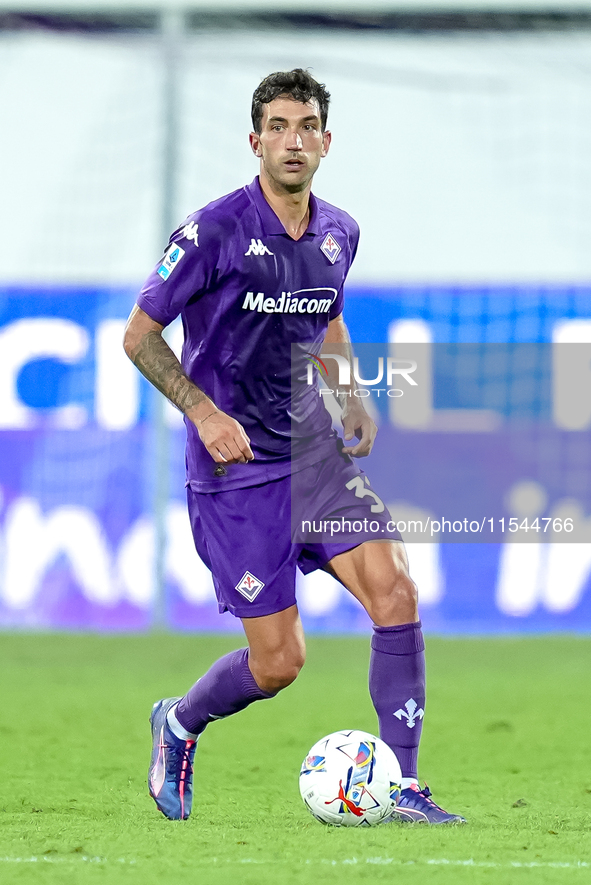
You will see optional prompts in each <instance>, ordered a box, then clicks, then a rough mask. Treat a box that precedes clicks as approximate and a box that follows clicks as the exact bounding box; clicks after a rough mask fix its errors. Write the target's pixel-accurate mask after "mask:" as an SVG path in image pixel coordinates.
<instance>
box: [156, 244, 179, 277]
mask: <svg viewBox="0 0 591 885" xmlns="http://www.w3.org/2000/svg"><path fill="white" fill-rule="evenodd" d="M184 254H185V250H184V249H181V247H180V246H179V245H178V244H177V243H173V244H172V246H170V248H169V249H168V250H167V252H166V253H165V255H164V258H163V259H162V264H161V265H160V267H159V268H158V276H161V277H162V279H163V280H167V279H168V278H169V276H170V275H171V273H172V272H173V270H174V269H175V267H176V266H177V264H178V263H179V262H180V260H181V258H182V257H183V255H184Z"/></svg>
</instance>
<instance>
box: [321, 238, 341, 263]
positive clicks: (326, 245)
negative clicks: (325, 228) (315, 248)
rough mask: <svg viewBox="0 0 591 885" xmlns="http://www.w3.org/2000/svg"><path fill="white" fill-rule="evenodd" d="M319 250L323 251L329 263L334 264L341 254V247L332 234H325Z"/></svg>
mask: <svg viewBox="0 0 591 885" xmlns="http://www.w3.org/2000/svg"><path fill="white" fill-rule="evenodd" d="M320 251H321V252H324V254H325V255H326V257H327V258H328V260H329V261H330V263H331V264H334V263H335V261H336V260H337V258H338V257H339V255H340V254H341V247H340V246H339V244H338V243H337V241H336V240H335V238H334V237H333V235H332V234H327V235H326V236H325V238H324V240H323V242H322V246H321V247H320Z"/></svg>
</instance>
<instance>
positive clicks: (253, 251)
mask: <svg viewBox="0 0 591 885" xmlns="http://www.w3.org/2000/svg"><path fill="white" fill-rule="evenodd" d="M244 254H245V255H273V252H271V251H270V250H269V249H267V247H266V246H265V244H264V243H263V242H262V241H261V240H255V239H254V237H253V238H252V239H251V241H250V246H249V247H248V251H247V252H245V253H244Z"/></svg>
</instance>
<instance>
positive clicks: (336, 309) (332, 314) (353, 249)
mask: <svg viewBox="0 0 591 885" xmlns="http://www.w3.org/2000/svg"><path fill="white" fill-rule="evenodd" d="M347 218H348V220H349V222H350V224H349V225H348V226H347V229H346V231H345V233H346V236H347V245H346V249H347V253H348V256H347V257H348V266H347V272H348V271H349V268H350V267H351V265H352V264H353V260H354V258H355V255H356V254H357V247H358V245H359V225H358V224H357V222H356V221H354V220H353V219H352V218H351V217H350V216H347ZM344 289H345V280H343V285H342V286H341V288H340V289H339V291H338V293H337V297H336V298H335V300H334V301H333V303H332V304H331V306H330V311H329V314H328V319H329V321H330V320H334V319H336V318H337V317H338V316H340V315H341V314H342V312H343V308H344V305H345V292H344Z"/></svg>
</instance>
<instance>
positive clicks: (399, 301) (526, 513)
mask: <svg viewBox="0 0 591 885" xmlns="http://www.w3.org/2000/svg"><path fill="white" fill-rule="evenodd" d="M133 301H134V292H133V291H131V290H128V289H124V288H120V289H113V288H111V289H108V288H90V287H89V288H82V287H77V288H57V287H53V288H51V287H46V288H32V287H29V288H23V287H14V288H7V289H4V290H2V291H0V627H3V628H36V629H39V628H59V629H93V630H138V629H146V628H147V627H148V626H149V625H150V624H151V622H152V610H153V606H154V601H155V593H156V587H155V577H154V556H155V554H154V550H155V532H156V529H155V521H154V497H155V483H156V475H157V472H158V471H162V470H164V472H165V473H166V474H167V477H168V481H167V484H168V489H169V497H168V503H167V505H166V507H165V508H164V511H163V520H164V523H165V525H166V529H167V548H166V554H165V562H164V573H165V598H164V616H165V620H166V623H167V624H168V625H169V626H170V627H172V628H175V629H191V630H192V629H201V630H237V629H239V625H238V624H237V623H236V622H235V620H234V619H233V618H232V616H230V615H223V616H220V615H219V614H218V612H217V605H216V601H215V595H214V591H213V585H212V582H211V576H210V574H209V572H208V570H207V569H206V568H205V566H204V565H203V563H202V562H201V561H200V560H199V558H198V556H197V554H196V552H195V550H194V546H193V543H192V538H191V533H190V528H189V523H188V519H187V515H186V504H185V497H184V496H185V491H184V458H183V448H184V428H183V425H182V421H181V420H180V416H179V415H178V413H176V412H175V411H174V410H173V409H172V407H169V406H167V407H166V410H165V421H166V426H167V428H168V443H169V444H168V450H167V451H166V453H165V460H166V463H165V464H164V466H163V464H162V462H160V463H159V462H158V461H157V445H158V443H157V440H156V437H155V433H154V429H153V422H152V420H151V418H152V409H153V407H154V402H155V400H154V395H153V394H152V392H151V390H150V388H149V385H147V383H146V382H144V381H143V379H142V378H141V377H140V375H139V373H138V372H137V370H136V369H135V367H134V366H133V365H132V364H131V363H130V362H129V360H128V359H127V357H126V356H125V354H124V352H123V350H122V347H121V340H122V335H123V328H124V324H125V318H126V316H127V315H128V313H129V310H130V308H131V305H132V304H133ZM346 320H347V323H348V325H349V328H350V330H351V334H352V338H353V340H354V341H356V342H391V343H392V345H393V346H396V347H400V346H402V347H404V345H405V343H408V342H417V341H418V342H420V343H421V347H423V348H427V350H426V351H423V352H424V353H427V358H426V362H427V363H428V364H429V366H430V367H431V368H430V375H429V378H428V379H425V378H423V380H422V381H421V384H420V385H419V387H420V389H421V396H423V394H424V393H425V391H426V393H427V394H428V395H426V399H425V397H424V396H423V399H422V400H421V402H422V406H421V408H422V409H423V412H422V413H421V414H422V415H423V418H421V419H420V421H423V426H422V427H421V426H418V425H417V422H416V421H415V424H414V425H413V422H412V420H411V419H409V418H408V415H406V417H405V412H404V408H403V407H402V406H401V401H397V400H392V399H391V398H388V397H386V396H382V397H380V396H379V395H375V392H374V395H373V396H372V397H371V403H372V406H371V407H372V409H373V411H374V414H375V417H376V420H377V421H378V423H379V425H380V431H379V434H378V440H377V443H376V448H375V452H374V454H373V455H372V456H371V458H370V459H368V461H369V463H368V464H367V465H365V464H364V469H366V470H367V472H368V473H369V474H370V475H371V477H372V482H373V485H374V487H375V488H377V489H379V491H380V495H381V496H382V497H383V498H384V500H385V502H386V503H387V504H388V506H389V508H390V510H391V512H392V514H393V516H394V517H395V518H396V520H397V522H398V524H399V525H400V526H404V529H405V530H403V535H404V536H405V538H406V540H407V541H408V549H409V559H410V564H411V573H412V575H413V577H414V578H415V580H416V582H417V584H418V585H419V591H420V595H421V616H422V618H423V621H424V624H425V626H426V628H427V629H429V630H433V631H437V632H443V633H446V632H447V633H450V632H452V633H463V632H470V633H478V632H503V631H538V630H567V629H568V630H589V629H591V593H590V592H589V590H590V584H591V519H590V518H589V516H588V515H587V514H590V513H591V456H590V453H589V436H590V434H589V427H590V426H591V414H589V415H587V414H586V412H585V408H584V406H583V404H584V402H586V401H587V400H588V401H589V402H591V377H590V373H591V368H590V367H589V359H588V356H589V355H588V353H587V351H586V350H584V351H583V352H582V353H581V355H580V358H579V357H577V359H578V363H577V361H576V360H575V363H576V365H575V370H573V369H572V367H571V369H568V367H567V369H565V368H564V366H563V363H564V360H562V362H561V357H560V356H559V355H560V353H561V351H560V350H559V348H560V347H561V346H565V345H567V344H568V345H570V344H574V343H575V342H585V341H586V342H587V343H588V342H589V341H591V288H589V287H587V288H585V287H582V286H581V287H562V288H561V287H550V286H547V287H541V286H539V287H508V286H504V287H492V286H491V287H488V288H484V287H479V288H476V287H472V288H470V287H463V288H462V287H435V286H424V287H419V286H415V287H390V288H383V289H376V288H372V289H353V288H351V289H350V290H349V291H348V293H347V307H346ZM175 336H178V330H172V339H171V343H172V344H173V345H174V340H175ZM498 344H503V345H507V346H509V349H505V350H502V351H501V350H499V349H498V348H497V350H495V349H494V348H495V345H498ZM530 345H535V347H534V348H533V349H532V348H531V347H530ZM557 348H558V349H557ZM359 353H360V363H361V365H362V367H363V377H370V375H371V374H372V371H373V370H372V366H371V365H370V363H371V358H370V356H371V355H368V354H364V351H363V347H360V349H359ZM569 353H570V351H569ZM577 353H578V351H577ZM557 354H558V356H557ZM571 362H572V360H571ZM577 366H578V367H579V369H577ZM561 367H562V368H561ZM579 370H580V371H579ZM568 371H570V372H571V376H572V374H573V371H574V379H575V380H574V382H573V378H572V377H571V376H569V375H568ZM565 373H566V374H565ZM374 374H375V373H374ZM458 376H462V377H463V378H464V379H465V378H469V379H470V380H471V382H473V383H472V384H471V385H466V384H458V383H456V382H457V377H458ZM569 378H570V380H569ZM561 379H562V380H561ZM565 379H566V380H565ZM561 385H562V387H561ZM569 385H570V388H574V393H575V395H574V399H573V396H572V395H571V396H570V398H569V395H566V394H563V393H561V390H567V388H568V389H570V388H569ZM405 402H410V400H409V399H408V398H407V399H406V400H405ZM573 403H574V405H573ZM419 411H420V409H419ZM590 411H591V410H590ZM420 421H419V424H420ZM517 438H518V439H519V445H517V443H516V439H517ZM159 457H160V458H162V457H163V455H162V450H161V448H160V449H159ZM485 492H486V494H485ZM477 511H478V512H477ZM446 517H447V519H448V522H449V529H448V528H447V526H446V525H445V519H446ZM511 519H513V520H516V522H513V523H511V524H510V522H509V520H511ZM442 520H443V524H442ZM463 520H467V523H466V524H465V525H464V526H463V529H462V531H461V532H460V530H459V529H458V530H454V528H453V524H454V523H461V522H462V521H463ZM487 520H492V524H491V523H490V522H488V523H487ZM501 520H502V521H503V522H501ZM569 520H570V522H569ZM483 521H484V522H483ZM505 521H506V522H505ZM536 521H537V528H536V527H535V524H536ZM419 524H420V525H421V529H420V530H419V529H418V528H417V527H418V525H419ZM423 524H424V526H425V527H426V526H428V527H429V528H428V530H427V529H426V528H425V530H423V528H422V526H423ZM471 524H472V525H473V526H476V525H478V526H479V527H480V526H482V527H481V528H479V530H478V531H477V530H476V528H472V529H470V525H471ZM570 526H572V528H570ZM567 527H568V528H567ZM501 528H502V531H501ZM484 529H487V530H488V533H486V532H484V534H483V530H484ZM299 580H300V586H299V588H298V598H299V604H300V608H301V611H302V616H303V620H304V623H305V625H306V627H307V628H308V629H312V630H317V631H322V632H343V631H351V630H354V631H355V630H366V629H367V618H366V616H365V614H364V612H363V611H362V610H361V609H360V607H359V605H358V603H357V602H356V601H355V600H353V599H352V598H351V597H350V596H349V595H348V594H347V592H346V591H345V590H344V588H342V587H341V586H340V585H339V584H338V583H337V582H336V581H334V580H333V579H332V578H331V577H330V576H329V575H327V574H324V573H315V574H313V575H311V576H308V577H306V578H304V577H303V576H302V577H301V579H299Z"/></svg>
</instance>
